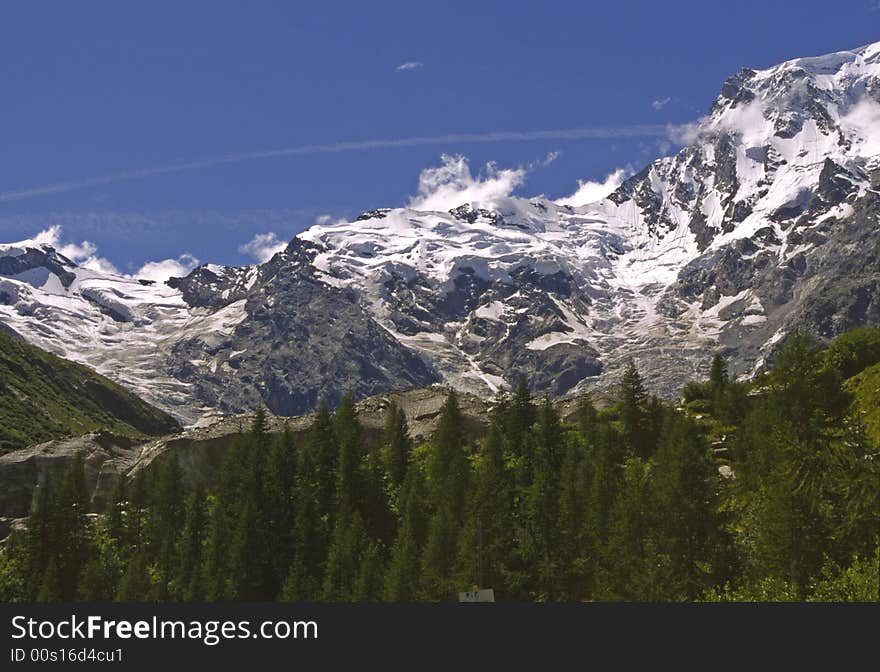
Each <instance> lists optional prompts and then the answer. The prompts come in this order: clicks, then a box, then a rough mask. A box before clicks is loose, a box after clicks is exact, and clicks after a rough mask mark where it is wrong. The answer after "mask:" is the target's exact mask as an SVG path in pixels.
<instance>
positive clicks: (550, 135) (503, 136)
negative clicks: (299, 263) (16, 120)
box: [0, 124, 676, 202]
mask: <svg viewBox="0 0 880 672" xmlns="http://www.w3.org/2000/svg"><path fill="white" fill-rule="evenodd" d="M675 128H676V127H674V126H669V125H666V126H663V125H660V124H644V125H635V126H607V127H599V128H568V129H557V130H549V131H498V132H494V133H459V134H452V135H424V136H416V137H411V138H398V139H379V140H360V141H356V142H336V143H332V144H324V145H302V146H300V147H285V148H281V149H269V150H264V151H259V152H244V153H240V154H225V155H223V156H215V157H213V158H208V159H198V160H195V161H183V162H179V163H170V164H166V165H163V166H154V167H152V168H140V169H137V170H127V171H123V172H119V173H113V174H110V175H101V176H98V177H87V178H84V179H81V180H70V181H67V182H56V183H55V184H49V185H45V186H42V187H31V188H28V189H19V190H16V191H5V192H0V202H7V201H17V200H21V199H25V198H34V197H37V196H46V195H48V194H57V193H61V192H64V191H73V190H75V189H85V188H87V187H96V186H100V185H103V184H111V183H113V182H122V181H123V180H136V179H140V178H144V177H151V176H153V175H165V174H168V173H179V172H183V171H186V170H198V169H200V168H211V167H213V166H222V165H224V164H229V163H240V162H242V161H254V160H257V159H271V158H276V157H284V156H305V155H308V154H332V153H336V152H364V151H369V150H374V149H395V148H398V147H417V146H419V145H445V144H452V143H486V142H529V141H535V140H590V139H612V138H639V137H668V136H669V135H670V134H671V133H672V132H674V130H675Z"/></svg>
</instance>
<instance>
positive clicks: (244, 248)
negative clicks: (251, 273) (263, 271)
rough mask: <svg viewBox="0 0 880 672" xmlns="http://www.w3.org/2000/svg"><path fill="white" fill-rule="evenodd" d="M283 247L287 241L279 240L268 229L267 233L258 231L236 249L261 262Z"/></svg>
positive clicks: (267, 259)
mask: <svg viewBox="0 0 880 672" xmlns="http://www.w3.org/2000/svg"><path fill="white" fill-rule="evenodd" d="M285 247H287V243H286V242H284V241H283V240H281V239H280V238H279V237H278V236H277V234H276V233H275V232H274V231H269V232H268V233H258V234H257V235H255V236H254V237H253V238H251V240H249V241H248V242H246V243H245V244H244V245H240V246H239V248H238V251H239V252H241V253H242V254H247V255H249V256H251V257H253V258H254V259H256V260H257V261H258V262H260V263H261V264H263V263H265V262H267V261H269V259H271V258H272V257H273V256H275V254H276V253H278V252H281V251H282V250H283V249H284V248H285Z"/></svg>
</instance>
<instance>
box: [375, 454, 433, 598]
mask: <svg viewBox="0 0 880 672" xmlns="http://www.w3.org/2000/svg"><path fill="white" fill-rule="evenodd" d="M426 500H427V492H426V488H425V483H424V478H423V476H422V473H421V471H420V470H419V468H418V467H416V466H413V465H410V466H409V468H408V469H407V472H406V477H405V478H404V482H403V486H402V488H401V507H400V525H399V531H398V534H397V539H396V540H395V542H394V546H393V547H392V549H391V559H390V562H389V565H388V572H387V575H386V577H385V599H386V600H388V601H390V602H410V601H413V600H416V599H419V598H420V597H421V596H422V548H423V545H424V542H425V537H426V528H427V517H426V512H425V503H426Z"/></svg>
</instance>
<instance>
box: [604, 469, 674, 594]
mask: <svg viewBox="0 0 880 672" xmlns="http://www.w3.org/2000/svg"><path fill="white" fill-rule="evenodd" d="M649 479H650V465H649V464H648V463H647V462H645V460H642V459H641V458H638V457H631V458H629V459H628V460H627V461H626V463H625V464H624V473H623V480H622V483H621V488H620V493H619V495H618V496H617V497H616V498H615V500H614V504H613V507H612V509H611V516H610V526H609V532H608V539H607V541H606V543H605V544H604V547H603V550H602V556H603V557H602V562H601V564H600V566H599V570H598V579H597V584H598V585H597V597H598V599H600V600H625V601H646V600H647V601H652V600H656V599H658V597H659V596H658V594H657V593H658V587H657V580H658V577H657V572H658V567H657V556H656V549H655V548H654V540H655V535H654V534H652V523H653V520H652V519H653V512H654V511H655V509H654V505H653V502H652V501H651V499H650V489H649Z"/></svg>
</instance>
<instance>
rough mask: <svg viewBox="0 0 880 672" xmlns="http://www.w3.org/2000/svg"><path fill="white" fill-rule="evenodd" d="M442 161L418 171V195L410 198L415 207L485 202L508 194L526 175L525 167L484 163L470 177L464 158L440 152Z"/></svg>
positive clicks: (443, 208)
mask: <svg viewBox="0 0 880 672" xmlns="http://www.w3.org/2000/svg"><path fill="white" fill-rule="evenodd" d="M440 158H441V161H442V162H443V165H441V166H437V167H436V168H426V169H425V170H423V171H422V173H421V175H419V195H418V196H416V197H414V198H412V199H411V200H410V207H411V208H413V209H415V210H434V211H446V210H450V209H451V208H454V207H457V206H459V205H462V204H464V203H472V202H475V201H478V202H486V201H492V200H495V199H498V198H503V197H505V196H509V195H510V194H511V193H513V190H514V189H516V188H517V187H518V186H519V185H521V184H522V183H523V181H524V180H525V176H526V169H525V168H505V169H499V168H498V167H497V166H496V165H495V164H494V163H487V164H486V167H485V168H484V171H483V173H480V174H478V175H477V176H476V177H474V176H473V175H472V174H471V170H470V165H469V164H468V160H467V159H466V158H465V157H463V156H460V155H456V156H450V155H448V154H443V155H442V156H441V157H440Z"/></svg>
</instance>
